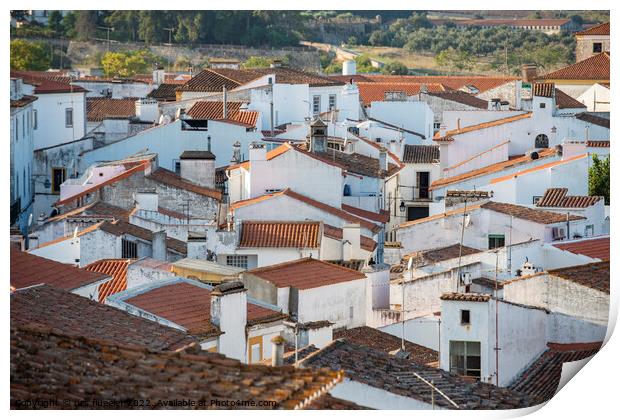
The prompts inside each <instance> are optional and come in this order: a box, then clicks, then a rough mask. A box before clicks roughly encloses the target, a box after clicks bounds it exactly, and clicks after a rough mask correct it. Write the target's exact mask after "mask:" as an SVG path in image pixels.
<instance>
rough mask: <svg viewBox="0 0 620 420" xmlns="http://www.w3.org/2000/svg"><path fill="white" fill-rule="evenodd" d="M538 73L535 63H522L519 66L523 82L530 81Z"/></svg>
mask: <svg viewBox="0 0 620 420" xmlns="http://www.w3.org/2000/svg"><path fill="white" fill-rule="evenodd" d="M537 75H538V68H537V66H536V64H524V65H522V66H521V79H523V82H525V83H532V82H533V81H534V80H535V79H536V77H537Z"/></svg>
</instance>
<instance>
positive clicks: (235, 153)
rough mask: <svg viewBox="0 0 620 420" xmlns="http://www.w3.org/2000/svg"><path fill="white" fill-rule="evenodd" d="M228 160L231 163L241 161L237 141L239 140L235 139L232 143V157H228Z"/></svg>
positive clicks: (239, 144) (239, 147)
mask: <svg viewBox="0 0 620 420" xmlns="http://www.w3.org/2000/svg"><path fill="white" fill-rule="evenodd" d="M230 162H231V163H239V162H241V143H240V142H239V140H237V141H236V142H235V143H234V144H233V155H232V158H231V159H230Z"/></svg>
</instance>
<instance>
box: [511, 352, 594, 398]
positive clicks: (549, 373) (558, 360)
mask: <svg viewBox="0 0 620 420" xmlns="http://www.w3.org/2000/svg"><path fill="white" fill-rule="evenodd" d="M602 345H603V343H602V342H596V343H570V344H556V343H547V346H548V350H547V351H545V352H544V353H543V354H542V355H541V356H540V357H539V358H538V359H536V360H535V361H534V362H533V363H532V364H531V365H530V366H529V367H528V368H527V369H526V370H525V371H524V372H523V373H522V374H521V375H519V377H518V378H516V379H515V381H514V382H513V383H512V384H511V385H510V386H509V388H510V389H512V390H514V391H519V392H524V393H526V394H529V395H531V396H533V397H536V398H537V399H538V403H539V404H540V403H543V402H545V401H548V400H550V399H551V398H552V397H553V396H554V395H555V393H556V391H557V390H558V386H559V385H560V378H561V376H562V366H563V365H564V363H568V362H574V361H577V360H582V359H586V358H588V357H591V356H593V355H595V354H596V353H597V352H598V351H599V349H600V348H601V347H602Z"/></svg>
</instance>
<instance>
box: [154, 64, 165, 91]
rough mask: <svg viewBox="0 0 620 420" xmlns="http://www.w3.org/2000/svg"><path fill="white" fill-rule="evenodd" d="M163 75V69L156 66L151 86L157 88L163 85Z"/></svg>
mask: <svg viewBox="0 0 620 420" xmlns="http://www.w3.org/2000/svg"><path fill="white" fill-rule="evenodd" d="M164 74H165V73H164V68H163V67H162V66H156V67H155V69H154V70H153V84H154V85H158V86H159V85H161V84H162V83H164V78H165V77H164Z"/></svg>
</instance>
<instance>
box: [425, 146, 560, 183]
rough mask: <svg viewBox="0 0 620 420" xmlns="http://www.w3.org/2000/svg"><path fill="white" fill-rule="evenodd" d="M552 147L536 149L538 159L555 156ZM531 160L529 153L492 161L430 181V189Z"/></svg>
mask: <svg viewBox="0 0 620 420" xmlns="http://www.w3.org/2000/svg"><path fill="white" fill-rule="evenodd" d="M555 153H556V152H555V150H554V149H543V150H540V151H538V159H544V158H547V157H551V156H555ZM530 162H533V160H532V158H531V157H530V155H524V156H519V157H515V158H511V159H508V160H505V161H503V162H498V163H493V164H491V165H488V166H484V167H482V168H479V169H474V170H471V171H469V172H465V173H462V174H459V175H454V176H450V177H446V178H440V179H438V180H436V181H433V182H432V183H431V187H430V189H431V190H434V189H437V188H441V187H444V186H446V185H450V184H454V183H456V182H461V181H466V180H468V179H472V178H477V177H479V176H484V175H489V174H493V173H495V172H500V171H503V170H505V169H508V168H512V167H515V166H519V165H524V164H527V163H530Z"/></svg>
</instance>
